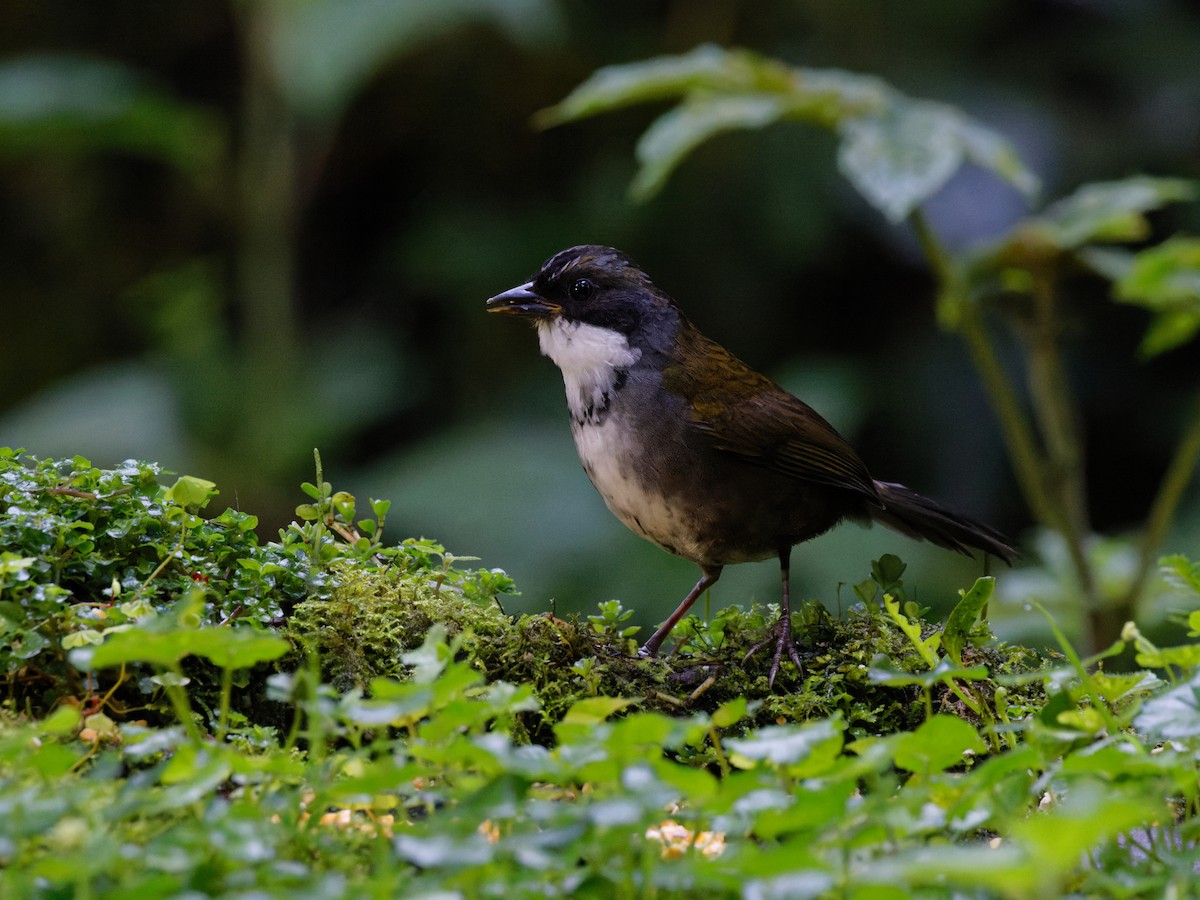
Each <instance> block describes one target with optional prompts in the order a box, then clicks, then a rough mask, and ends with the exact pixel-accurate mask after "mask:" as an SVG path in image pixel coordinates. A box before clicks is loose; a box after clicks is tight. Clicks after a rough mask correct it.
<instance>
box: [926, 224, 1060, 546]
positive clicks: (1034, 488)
mask: <svg viewBox="0 0 1200 900" xmlns="http://www.w3.org/2000/svg"><path fill="white" fill-rule="evenodd" d="M911 221H912V226H913V229H914V231H915V232H916V236H917V240H918V241H919V242H920V245H921V249H922V251H923V252H924V253H925V257H926V259H927V260H928V261H929V265H930V268H932V269H933V273H934V276H935V277H936V278H937V282H938V293H939V297H940V299H939V303H938V305H939V309H940V310H942V314H941V315H940V318H941V319H942V320H943V324H944V325H946V326H947V327H948V328H950V329H952V330H954V331H956V332H957V333H958V334H959V335H961V337H962V339H963V341H964V342H965V343H966V345H967V350H968V352H969V353H970V354H971V361H972V362H973V363H974V364H975V369H976V370H977V371H978V373H979V378H980V381H982V382H983V389H984V391H985V392H986V393H987V396H988V400H989V401H990V402H991V404H992V409H993V410H994V411H995V413H996V418H997V419H998V420H999V422H1000V433H1001V436H1002V438H1003V440H1004V445H1005V448H1006V449H1007V451H1008V458H1009V461H1010V462H1011V464H1012V467H1013V473H1014V475H1015V476H1016V479H1017V484H1018V485H1019V486H1020V488H1021V494H1022V495H1023V496H1024V498H1025V502H1026V503H1027V504H1028V505H1029V508H1030V511H1031V512H1032V513H1033V516H1034V518H1035V519H1037V520H1038V522H1040V523H1041V524H1043V525H1046V526H1048V527H1050V528H1057V516H1056V515H1055V512H1054V509H1055V506H1054V503H1053V501H1052V500H1051V498H1050V496H1049V494H1048V493H1047V490H1046V484H1047V479H1046V473H1045V471H1044V469H1043V466H1042V451H1041V448H1040V447H1039V446H1038V442H1037V438H1036V437H1035V435H1034V432H1033V427H1032V426H1031V425H1030V423H1029V420H1028V418H1027V417H1026V415H1025V412H1024V410H1023V409H1022V408H1021V403H1020V401H1019V400H1018V399H1017V392H1016V390H1015V389H1014V388H1013V385H1012V382H1011V381H1010V379H1009V377H1008V375H1007V374H1006V373H1005V371H1004V367H1003V366H1002V365H1001V364H1000V360H999V359H998V358H997V356H996V351H995V348H994V347H993V346H992V342H991V340H990V339H989V337H988V334H987V329H986V328H985V327H984V324H983V317H982V316H981V315H980V312H979V309H978V307H976V306H975V304H974V303H972V302H971V299H970V297H969V296H968V295H967V290H966V286H965V284H964V281H963V277H962V274H961V273H960V272H959V270H958V269H957V268H956V267H955V265H954V263H953V261H952V260H951V259H950V256H949V254H947V253H946V250H945V248H943V247H942V244H941V242H940V241H939V240H938V238H937V235H936V234H934V232H933V229H932V228H930V226H929V221H928V219H926V217H925V214H924V212H923V211H921V210H919V209H918V210H916V211H914V212H913V214H912V217H911Z"/></svg>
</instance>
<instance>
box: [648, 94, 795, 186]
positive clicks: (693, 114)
mask: <svg viewBox="0 0 1200 900" xmlns="http://www.w3.org/2000/svg"><path fill="white" fill-rule="evenodd" d="M787 110H788V104H787V100H786V98H784V97H780V96H773V95H769V94H745V95H737V94H714V93H705V94H694V95H692V96H690V97H688V98H687V99H686V100H684V102H683V103H681V104H680V105H679V106H677V107H675V108H674V109H672V110H671V111H670V112H667V113H664V114H663V115H662V116H660V117H659V118H658V119H657V120H655V122H654V123H653V124H652V125H651V126H650V127H649V128H647V129H646V132H645V134H643V135H642V137H641V139H640V140H639V141H638V144H637V150H636V155H637V160H638V162H639V163H640V164H641V167H640V168H639V169H638V172H637V175H636V176H634V179H633V184H632V185H631V186H630V189H629V190H630V194H631V195H632V196H633V197H634V199H636V200H646V199H648V198H650V197H652V196H653V195H654V194H656V193H658V191H659V190H660V189H661V188H662V186H663V185H664V184H665V183H666V181H667V178H668V177H669V176H670V175H671V173H672V172H673V171H675V168H676V167H677V166H678V165H679V163H680V162H682V161H683V158H684V157H685V156H687V155H688V154H689V153H691V152H692V151H693V150H695V149H696V148H697V147H698V146H700V145H701V144H703V143H704V142H705V141H707V140H708V139H709V138H711V137H713V136H715V135H717V134H720V133H721V132H724V131H734V130H737V129H741V128H762V127H763V126H765V125H770V124H772V123H773V122H777V121H778V120H779V119H780V118H782V117H783V116H784V115H785V114H786V113H787Z"/></svg>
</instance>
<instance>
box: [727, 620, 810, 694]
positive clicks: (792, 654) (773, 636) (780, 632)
mask: <svg viewBox="0 0 1200 900" xmlns="http://www.w3.org/2000/svg"><path fill="white" fill-rule="evenodd" d="M770 644H774V645H775V655H774V656H773V657H772V658H771V673H770V675H768V676H767V684H768V685H770V686H771V687H775V676H776V675H778V674H779V664H780V663H781V662H782V661H783V655H784V653H786V654H787V656H788V659H790V660H791V661H792V662H793V663H795V664H796V668H797V669H799V670H800V671H801V672H803V671H804V666H803V665H802V664H801V663H800V654H799V653H797V652H796V644H795V641H793V640H792V617H791V615H790V614H788V613H786V612H785V613H784V614H783V615H781V616H780V617H779V618H778V619H776V620H775V624H774V625H772V626H771V627H770V628H769V629H768V630H767V636H766V637H764V638H763V639H762V640H761V641H759V642H758V643H757V644H755V645H754V646H753V647H751V648H750V650H749V651H748V652H747V653H746V655H745V656H743V657H742V662H743V663H745V662H746V660H748V659H749V658H750V657H751V656H753V655H754V654H755V653H757V652H758V651H759V650H761V649H762V648H763V647H766V646H768V645H770Z"/></svg>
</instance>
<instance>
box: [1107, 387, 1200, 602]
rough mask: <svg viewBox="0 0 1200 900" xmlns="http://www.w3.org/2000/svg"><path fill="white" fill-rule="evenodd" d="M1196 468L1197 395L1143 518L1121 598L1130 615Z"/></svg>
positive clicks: (1199, 436) (1199, 459) (1199, 438)
mask: <svg viewBox="0 0 1200 900" xmlns="http://www.w3.org/2000/svg"><path fill="white" fill-rule="evenodd" d="M1197 464H1200V391H1198V392H1197V393H1196V397H1195V403H1194V405H1193V407H1192V412H1191V418H1190V420H1189V421H1188V424H1187V427H1186V428H1185V429H1184V432H1183V437H1182V438H1180V440H1179V445H1178V446H1177V447H1176V448H1175V456H1174V457H1173V458H1172V459H1171V462H1170V464H1169V465H1168V466H1167V471H1166V473H1165V474H1164V475H1163V480H1162V483H1161V484H1160V485H1159V488H1158V493H1157V494H1156V495H1155V497H1154V503H1153V505H1152V506H1151V507H1150V513H1149V515H1148V516H1147V517H1146V527H1145V529H1144V530H1143V532H1142V546H1141V549H1140V551H1139V558H1138V568H1137V572H1136V573H1135V574H1134V577H1133V581H1132V582H1131V583H1130V585H1129V590H1128V591H1127V592H1126V594H1125V597H1124V601H1125V605H1126V607H1127V608H1129V609H1130V610H1131V611H1132V610H1133V609H1134V608H1136V606H1137V603H1138V600H1139V599H1140V597H1141V593H1142V591H1143V589H1144V588H1145V586H1146V580H1147V579H1148V578H1149V577H1150V571H1151V569H1152V568H1153V566H1154V563H1155V560H1156V558H1157V556H1158V553H1159V550H1160V548H1161V547H1162V545H1163V541H1165V540H1166V537H1167V529H1168V528H1170V526H1171V522H1172V520H1173V519H1174V518H1175V510H1176V508H1177V507H1178V506H1179V502H1180V500H1182V499H1183V494H1184V491H1186V490H1187V486H1188V484H1189V483H1190V482H1191V480H1192V476H1193V475H1194V474H1195V472H1196V466H1197Z"/></svg>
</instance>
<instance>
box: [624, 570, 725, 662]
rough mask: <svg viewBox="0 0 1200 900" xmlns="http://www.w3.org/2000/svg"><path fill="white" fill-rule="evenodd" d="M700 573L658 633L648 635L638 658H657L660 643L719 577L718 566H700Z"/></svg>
mask: <svg viewBox="0 0 1200 900" xmlns="http://www.w3.org/2000/svg"><path fill="white" fill-rule="evenodd" d="M700 571H701V572H702V573H703V576H702V577H701V578H700V580H699V581H697V582H696V586H695V587H694V588H692V590H691V592H690V593H689V594H688V595H687V596H686V597H684V598H683V602H682V603H680V604H679V606H678V608H676V610H675V612H673V613H671V615H670V617H669V618H668V619H667V621H665V622H663V623H662V625H661V626H660V627H659V629H658V631H656V632H654V634H652V635H650V639H649V640H648V641H646V643H644V644H642V649H641V650H639V651H638V656H657V655H658V648H659V647H661V646H662V642H663V641H665V640H666V639H667V635H668V634H670V633H671V629H672V628H674V627H675V626H676V625H678V624H679V620H680V619H682V618H683V617H684V616H685V615H687V611H688V610H689V609H690V608H691V606H692V604H693V603H695V602H696V598H697V597H699V596H700V595H701V594H703V593H704V592H705V591H707V590H708V589H709V588H710V587H712V586H713V585H714V584H716V582H717V579H718V578H720V577H721V567H720V566H701V567H700Z"/></svg>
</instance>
